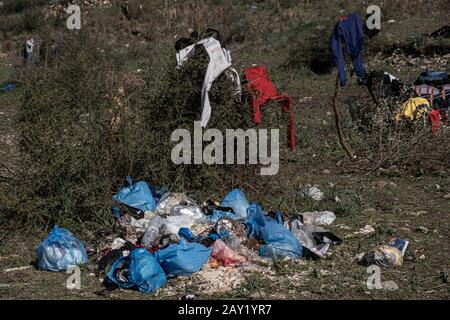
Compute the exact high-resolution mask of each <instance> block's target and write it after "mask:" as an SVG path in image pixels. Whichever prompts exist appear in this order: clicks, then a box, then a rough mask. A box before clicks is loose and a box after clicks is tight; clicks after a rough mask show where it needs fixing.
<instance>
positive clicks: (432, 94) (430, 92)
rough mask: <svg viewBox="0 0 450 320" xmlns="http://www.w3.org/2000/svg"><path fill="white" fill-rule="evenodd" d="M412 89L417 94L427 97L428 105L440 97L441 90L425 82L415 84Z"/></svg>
mask: <svg viewBox="0 0 450 320" xmlns="http://www.w3.org/2000/svg"><path fill="white" fill-rule="evenodd" d="M413 91H414V94H416V95H417V96H419V97H422V98H425V99H427V100H428V101H429V102H430V105H433V104H434V101H435V100H436V99H438V98H440V97H441V91H440V90H439V89H438V88H435V87H432V86H430V85H427V84H421V85H417V86H416V85H415V86H413Z"/></svg>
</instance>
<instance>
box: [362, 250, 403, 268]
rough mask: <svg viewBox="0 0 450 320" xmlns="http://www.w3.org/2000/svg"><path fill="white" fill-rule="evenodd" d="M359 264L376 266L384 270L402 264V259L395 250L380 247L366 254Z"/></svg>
mask: <svg viewBox="0 0 450 320" xmlns="http://www.w3.org/2000/svg"><path fill="white" fill-rule="evenodd" d="M361 263H362V264H363V265H365V266H371V265H377V266H380V267H386V268H395V267H399V266H401V265H402V264H403V257H402V253H401V252H400V250H398V249H397V248H394V247H391V246H387V245H382V246H380V247H378V248H376V249H373V250H371V251H369V252H367V253H366V254H365V255H364V256H363V258H362V260H361Z"/></svg>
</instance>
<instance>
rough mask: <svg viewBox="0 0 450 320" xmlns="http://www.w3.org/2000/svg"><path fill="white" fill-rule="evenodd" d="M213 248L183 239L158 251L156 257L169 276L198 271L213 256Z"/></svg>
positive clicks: (184, 274)
mask: <svg viewBox="0 0 450 320" xmlns="http://www.w3.org/2000/svg"><path fill="white" fill-rule="evenodd" d="M211 252H212V248H207V247H205V246H204V245H201V244H199V243H195V242H192V243H188V242H186V240H184V239H182V240H181V241H180V242H179V243H177V244H171V245H170V246H168V247H167V248H164V249H161V250H158V251H156V259H157V260H158V262H159V264H160V265H161V267H162V268H163V269H164V271H165V272H166V274H167V276H168V277H172V276H186V275H190V274H192V273H195V272H198V271H199V270H200V269H201V268H202V266H203V265H204V264H205V263H206V262H207V261H208V258H209V257H210V256H211Z"/></svg>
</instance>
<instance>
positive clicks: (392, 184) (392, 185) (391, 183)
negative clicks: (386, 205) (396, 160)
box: [389, 181, 397, 188]
mask: <svg viewBox="0 0 450 320" xmlns="http://www.w3.org/2000/svg"><path fill="white" fill-rule="evenodd" d="M389 185H390V186H391V187H393V188H397V184H396V183H395V182H392V181H391V182H389Z"/></svg>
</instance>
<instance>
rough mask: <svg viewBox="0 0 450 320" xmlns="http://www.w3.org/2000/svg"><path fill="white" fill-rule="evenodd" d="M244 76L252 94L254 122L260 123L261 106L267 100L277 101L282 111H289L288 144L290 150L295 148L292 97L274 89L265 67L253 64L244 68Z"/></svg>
mask: <svg viewBox="0 0 450 320" xmlns="http://www.w3.org/2000/svg"><path fill="white" fill-rule="evenodd" d="M244 78H245V80H246V81H247V85H246V86H247V89H248V91H249V92H250V94H251V96H252V107H253V119H254V122H255V124H257V125H258V124H260V123H261V107H262V106H263V105H264V104H266V103H267V102H269V101H278V102H279V103H280V105H281V111H282V112H290V118H289V127H288V132H289V133H288V134H289V136H288V144H289V147H290V148H291V150H295V132H294V112H293V110H292V98H291V97H290V96H288V95H285V94H280V93H278V92H277V90H276V89H275V86H274V85H273V83H272V81H271V80H270V78H269V74H268V73H267V70H266V68H264V67H263V66H255V67H251V68H247V69H245V70H244Z"/></svg>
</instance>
